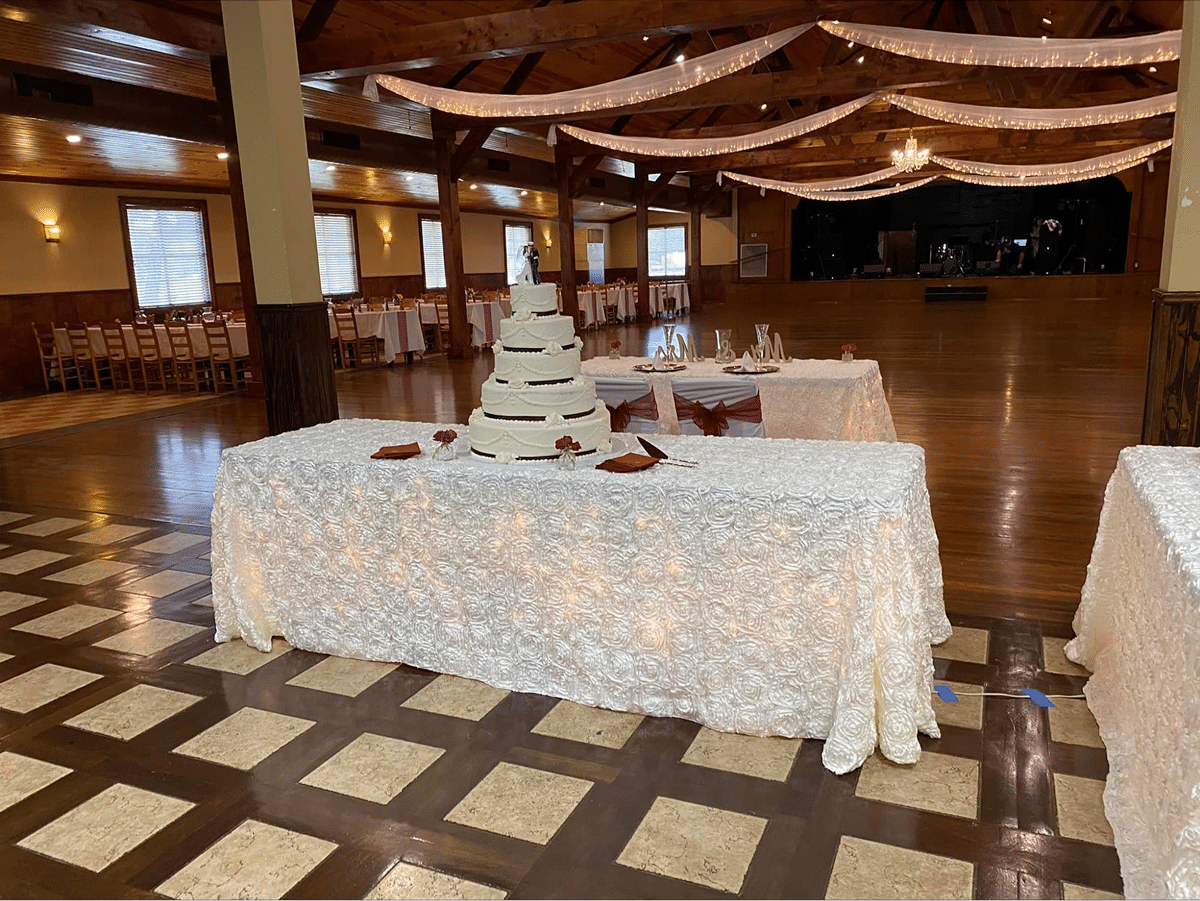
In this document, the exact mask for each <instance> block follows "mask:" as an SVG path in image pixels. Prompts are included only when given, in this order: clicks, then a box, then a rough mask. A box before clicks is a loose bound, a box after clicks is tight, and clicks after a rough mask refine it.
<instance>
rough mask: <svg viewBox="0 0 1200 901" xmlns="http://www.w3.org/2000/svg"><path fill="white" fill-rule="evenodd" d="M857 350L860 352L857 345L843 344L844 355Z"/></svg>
mask: <svg viewBox="0 0 1200 901" xmlns="http://www.w3.org/2000/svg"><path fill="white" fill-rule="evenodd" d="M856 350H858V345H857V344H843V345H842V353H844V354H852V353H854V352H855V351H856Z"/></svg>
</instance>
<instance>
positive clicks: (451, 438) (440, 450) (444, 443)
mask: <svg viewBox="0 0 1200 901" xmlns="http://www.w3.org/2000/svg"><path fill="white" fill-rule="evenodd" d="M457 438H458V432H456V431H454V429H442V430H441V431H438V432H434V433H433V440H434V441H436V442H437V443H438V446H437V447H436V448H435V449H434V451H433V459H434V460H436V461H437V462H439V463H447V462H449V461H450V460H453V459H454V456H455V454H454V442H455V440H456V439H457Z"/></svg>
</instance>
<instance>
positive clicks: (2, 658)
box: [0, 652, 13, 663]
mask: <svg viewBox="0 0 1200 901" xmlns="http://www.w3.org/2000/svg"><path fill="white" fill-rule="evenodd" d="M12 659H13V655H12V654H5V653H3V652H0V663H3V662H4V661H5V660H12Z"/></svg>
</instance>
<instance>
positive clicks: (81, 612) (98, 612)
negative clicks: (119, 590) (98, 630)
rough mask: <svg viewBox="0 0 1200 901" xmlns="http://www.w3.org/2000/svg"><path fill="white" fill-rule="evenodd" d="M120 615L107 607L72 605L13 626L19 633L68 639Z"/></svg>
mask: <svg viewBox="0 0 1200 901" xmlns="http://www.w3.org/2000/svg"><path fill="white" fill-rule="evenodd" d="M120 615H121V612H120V611H119V610H109V609H108V608H107V607H90V606H88V605H87V604H72V605H71V606H70V607H63V608H62V609H61V610H55V611H54V612H53V613H47V614H46V615H45V616H39V617H38V618H37V619H31V620H29V622H26V623H21V625H19V626H13V629H15V630H16V631H18V632H30V633H32V634H33V635H42V636H45V637H46V638H66V637H67V636H68V635H74V634H75V633H76V632H82V631H83V630H84V629H90V628H91V627H92V626H95V625H98V624H99V623H102V622H104V621H105V620H109V619H112V618H113V617H114V616H120Z"/></svg>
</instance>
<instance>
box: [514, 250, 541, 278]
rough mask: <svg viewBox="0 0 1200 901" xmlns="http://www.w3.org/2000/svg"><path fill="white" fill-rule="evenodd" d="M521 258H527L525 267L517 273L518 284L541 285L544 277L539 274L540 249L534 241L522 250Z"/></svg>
mask: <svg viewBox="0 0 1200 901" xmlns="http://www.w3.org/2000/svg"><path fill="white" fill-rule="evenodd" d="M521 256H523V257H524V258H525V266H524V267H523V268H522V269H521V271H520V272H519V273H517V284H518V285H540V284H541V283H542V276H541V274H540V273H539V272H538V249H537V247H535V246H534V244H533V242H532V241H531V242H530V243H528V244H526V245H525V246H524V247H523V248H521Z"/></svg>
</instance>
